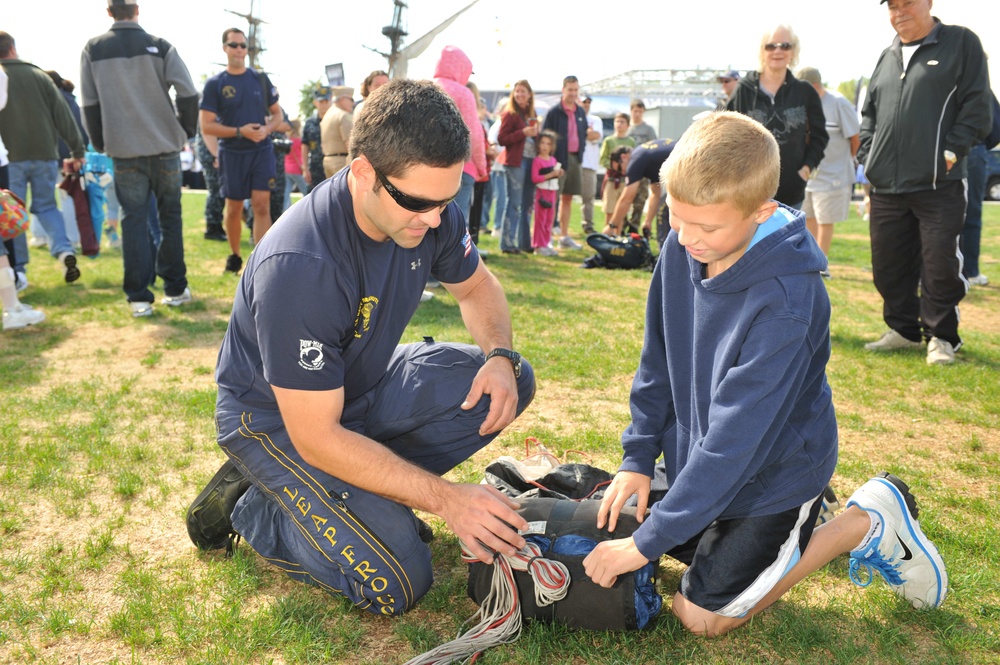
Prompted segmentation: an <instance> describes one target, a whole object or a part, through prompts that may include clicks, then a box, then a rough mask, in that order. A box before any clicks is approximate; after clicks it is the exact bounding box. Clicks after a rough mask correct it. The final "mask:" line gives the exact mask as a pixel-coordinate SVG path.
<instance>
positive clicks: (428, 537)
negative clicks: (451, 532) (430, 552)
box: [417, 517, 434, 545]
mask: <svg viewBox="0 0 1000 665" xmlns="http://www.w3.org/2000/svg"><path fill="white" fill-rule="evenodd" d="M417 534H418V535H419V536H420V540H422V541H424V542H425V543H427V544H428V545H430V544H431V541H432V540H434V530H433V529H432V528H431V525H430V524H428V523H427V522H425V521H423V520H422V519H420V518H419V517H418V518H417Z"/></svg>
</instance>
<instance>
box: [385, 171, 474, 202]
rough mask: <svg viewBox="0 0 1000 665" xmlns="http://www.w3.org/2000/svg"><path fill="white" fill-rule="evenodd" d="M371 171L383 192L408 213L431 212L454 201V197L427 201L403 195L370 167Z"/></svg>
mask: <svg viewBox="0 0 1000 665" xmlns="http://www.w3.org/2000/svg"><path fill="white" fill-rule="evenodd" d="M372 170H374V171H375V177H377V178H378V181H379V182H380V183H382V186H383V187H385V191H387V192H389V196H391V197H392V200H393V201H395V202H396V203H398V204H399V207H401V208H405V209H406V210H409V211H410V212H427V211H428V210H433V209H434V208H443V207H445V206H446V205H448V204H449V203H451V202H452V201H454V200H455V197H454V196H452V197H450V198H447V199H445V200H444V201H428V200H427V199H421V198H417V197H416V196H410V195H409V194H404V193H403V192H401V191H399V190H398V189H396V187H395V186H394V185H393V184H392V183H391V182H389V179H388V178H386V177H385V176H384V175H383V174H382V172H381V171H379V170H378V169H377V168H375V167H374V166H372ZM457 195H458V194H457V193H456V196H457Z"/></svg>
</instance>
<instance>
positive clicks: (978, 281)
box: [967, 273, 990, 286]
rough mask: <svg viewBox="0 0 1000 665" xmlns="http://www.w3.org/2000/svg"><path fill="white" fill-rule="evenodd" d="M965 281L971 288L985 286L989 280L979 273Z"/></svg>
mask: <svg viewBox="0 0 1000 665" xmlns="http://www.w3.org/2000/svg"><path fill="white" fill-rule="evenodd" d="M967 279H968V280H969V284H970V285H971V286H986V285H987V284H989V283H990V278H989V277H987V276H986V275H984V274H982V273H979V274H978V275H976V276H975V277H968V278H967Z"/></svg>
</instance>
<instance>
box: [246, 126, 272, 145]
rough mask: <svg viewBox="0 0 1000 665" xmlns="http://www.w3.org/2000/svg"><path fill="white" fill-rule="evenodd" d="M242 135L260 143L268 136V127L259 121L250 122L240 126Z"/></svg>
mask: <svg viewBox="0 0 1000 665" xmlns="http://www.w3.org/2000/svg"><path fill="white" fill-rule="evenodd" d="M240 136H242V137H243V138H245V139H250V140H251V141H253V142H254V143H260V142H261V141H263V140H264V139H266V138H267V136H268V131H267V127H265V126H264V125H259V124H257V123H248V124H246V125H243V126H242V127H240Z"/></svg>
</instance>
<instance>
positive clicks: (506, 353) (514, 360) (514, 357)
mask: <svg viewBox="0 0 1000 665" xmlns="http://www.w3.org/2000/svg"><path fill="white" fill-rule="evenodd" d="M497 356H503V357H504V358H506V359H507V360H509V361H510V364H511V366H512V367H513V368H514V378H515V379H519V378H521V354H520V353H518V352H517V351H511V350H510V349H502V348H499V347H498V348H495V349H493V350H492V351H490V352H489V353H487V354H486V360H485V361H483V362H486V361H489V359H490V358H495V357H497Z"/></svg>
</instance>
